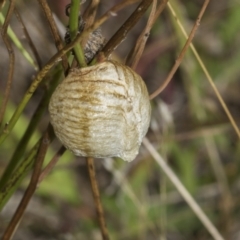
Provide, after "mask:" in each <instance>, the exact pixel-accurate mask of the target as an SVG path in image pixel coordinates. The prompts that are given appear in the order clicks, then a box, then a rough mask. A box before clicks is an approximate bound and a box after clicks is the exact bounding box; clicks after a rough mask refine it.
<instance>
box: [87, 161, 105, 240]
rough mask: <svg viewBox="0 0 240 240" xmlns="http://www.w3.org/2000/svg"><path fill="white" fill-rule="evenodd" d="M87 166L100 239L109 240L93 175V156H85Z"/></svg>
mask: <svg viewBox="0 0 240 240" xmlns="http://www.w3.org/2000/svg"><path fill="white" fill-rule="evenodd" d="M87 166H88V173H89V177H90V181H91V187H92V192H93V197H94V202H95V205H96V208H97V215H98V219H99V224H100V228H101V232H102V239H103V240H109V236H108V230H107V227H106V223H105V218H104V212H103V207H102V204H101V200H100V194H99V190H98V185H97V180H96V175H95V169H94V159H93V158H90V157H89V158H87Z"/></svg>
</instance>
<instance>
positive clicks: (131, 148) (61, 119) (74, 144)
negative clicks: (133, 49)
mask: <svg viewBox="0 0 240 240" xmlns="http://www.w3.org/2000/svg"><path fill="white" fill-rule="evenodd" d="M49 112H50V120H51V123H52V125H53V128H54V131H55V134H56V136H57V137H58V138H59V140H60V141H61V142H62V144H63V145H64V146H65V147H66V148H68V149H69V150H71V151H72V152H73V153H74V154H75V155H77V156H88V157H96V158H105V157H120V158H122V159H123V160H126V161H131V160H133V159H134V158H135V157H136V155H137V154H138V151H139V147H140V145H141V142H142V139H143V137H144V136H145V134H146V133H147V130H148V127H149V122H150V115H151V106H150V101H149V95H148V91H147V88H146V86H145V83H144V82H143V80H142V79H141V77H140V76H139V75H138V74H136V73H135V72H134V71H133V70H132V69H131V68H129V67H126V66H124V65H122V64H120V63H117V62H115V61H106V62H103V63H99V64H97V65H94V66H91V67H86V68H81V69H79V68H75V69H72V70H71V71H70V73H69V75H68V76H67V77H66V78H65V79H64V80H63V82H62V83H61V84H59V86H58V87H57V88H56V90H55V92H54V93H53V95H52V97H51V100H50V104H49Z"/></svg>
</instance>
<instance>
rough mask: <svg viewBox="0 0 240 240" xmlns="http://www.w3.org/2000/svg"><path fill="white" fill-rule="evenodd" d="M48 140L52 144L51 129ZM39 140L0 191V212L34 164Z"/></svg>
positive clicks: (52, 134) (52, 135)
mask: <svg viewBox="0 0 240 240" xmlns="http://www.w3.org/2000/svg"><path fill="white" fill-rule="evenodd" d="M49 139H50V142H52V141H53V139H54V133H53V129H51V131H50V132H49ZM41 140H42V138H41V139H39V141H38V142H37V143H36V144H35V145H34V147H33V148H32V149H31V151H30V152H29V154H28V155H27V157H26V158H25V159H24V160H23V161H22V162H21V163H20V165H19V166H18V167H17V168H16V169H15V171H14V172H13V174H12V175H11V178H10V179H9V181H8V182H7V184H6V185H5V186H4V188H3V189H1V190H0V212H1V210H2V208H3V207H4V206H5V204H6V203H7V201H8V200H9V198H10V197H11V196H12V194H13V193H14V192H15V191H16V189H17V188H18V186H19V185H20V183H21V182H22V180H23V179H24V177H25V176H26V175H27V174H28V173H29V171H30V170H31V168H32V166H33V164H34V160H35V158H36V156H37V153H38V149H39V146H40V142H41Z"/></svg>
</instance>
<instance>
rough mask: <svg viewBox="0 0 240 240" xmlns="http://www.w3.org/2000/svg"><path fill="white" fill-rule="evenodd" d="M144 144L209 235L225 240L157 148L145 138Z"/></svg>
mask: <svg viewBox="0 0 240 240" xmlns="http://www.w3.org/2000/svg"><path fill="white" fill-rule="evenodd" d="M143 144H144V146H145V147H146V148H147V150H148V151H149V152H150V154H151V155H152V157H153V158H154V159H155V160H156V162H157V163H158V164H159V166H160V167H161V169H162V170H163V172H164V173H165V174H166V175H167V177H168V178H169V180H170V181H171V182H172V183H173V184H174V186H175V187H176V188H177V190H178V191H179V193H180V194H181V195H182V197H183V198H184V199H185V201H186V202H187V203H188V205H189V206H190V207H191V208H192V210H193V211H194V213H195V214H196V216H197V217H198V218H199V220H200V221H201V222H202V223H203V225H204V226H205V227H206V229H207V230H208V231H209V233H210V234H211V235H212V237H213V238H214V239H215V240H224V239H223V237H222V236H221V234H220V233H219V232H218V230H217V229H216V227H215V226H214V225H213V224H212V222H211V221H210V220H209V219H208V217H207V216H206V214H205V213H204V212H203V211H202V209H201V208H200V207H199V205H198V204H197V203H196V201H195V200H194V199H193V197H192V196H191V195H190V194H189V192H188V191H187V189H186V188H185V187H184V186H183V185H182V183H181V181H180V180H179V179H178V177H177V176H176V175H175V173H174V172H173V171H172V170H171V168H170V167H169V166H168V165H167V163H166V162H165V161H164V159H163V158H162V157H161V156H160V155H159V153H158V152H157V151H156V150H155V148H154V147H153V146H152V144H151V143H150V142H149V141H148V139H147V138H144V140H143Z"/></svg>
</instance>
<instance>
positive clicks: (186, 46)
mask: <svg viewBox="0 0 240 240" xmlns="http://www.w3.org/2000/svg"><path fill="white" fill-rule="evenodd" d="M209 2H210V0H205V1H204V4H203V6H202V8H201V11H200V13H199V15H198V17H197V20H196V22H195V24H194V26H193V28H192V30H191V33H190V35H189V37H188V39H187V42H186V43H185V45H184V47H183V49H182V50H181V52H180V54H179V56H178V58H177V59H176V62H175V64H174V66H173V67H172V69H171V71H170V72H169V74H168V76H167V78H166V79H165V80H164V83H163V84H162V85H161V86H160V87H159V88H158V89H157V90H156V91H155V92H154V93H152V94H151V95H150V99H153V98H155V97H156V96H157V95H158V94H159V93H161V92H162V91H163V90H164V89H165V88H166V86H167V85H168V84H169V82H170V81H171V79H172V77H173V75H174V74H175V72H176V71H177V69H178V67H179V66H180V64H181V62H182V60H183V57H184V55H185V53H186V51H187V49H188V47H189V46H190V44H191V42H192V40H193V38H194V34H195V32H196V31H197V28H198V26H199V25H200V21H201V19H202V16H203V14H204V12H205V10H206V8H207V6H208V4H209Z"/></svg>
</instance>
